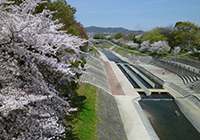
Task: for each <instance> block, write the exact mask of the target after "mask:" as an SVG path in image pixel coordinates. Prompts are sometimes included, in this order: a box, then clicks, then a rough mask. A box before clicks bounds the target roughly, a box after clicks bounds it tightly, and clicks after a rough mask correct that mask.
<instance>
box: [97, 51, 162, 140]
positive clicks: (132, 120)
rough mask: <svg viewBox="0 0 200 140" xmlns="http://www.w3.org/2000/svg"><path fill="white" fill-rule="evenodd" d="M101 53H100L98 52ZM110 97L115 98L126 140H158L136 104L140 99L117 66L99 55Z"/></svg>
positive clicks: (102, 55)
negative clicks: (106, 77) (107, 81)
mask: <svg viewBox="0 0 200 140" xmlns="http://www.w3.org/2000/svg"><path fill="white" fill-rule="evenodd" d="M100 53H101V52H100ZM101 58H102V59H103V61H104V66H105V69H106V72H107V75H108V80H109V83H110V86H111V91H112V95H113V96H114V97H115V99H116V102H117V105H118V109H119V112H120V115H121V119H122V122H123V123H124V129H125V132H126V135H127V138H128V140H157V139H159V138H158V137H157V135H156V133H155V131H154V130H153V128H152V126H151V124H150V123H149V121H148V119H147V118H146V117H145V114H144V113H143V111H142V108H141V107H140V105H139V104H138V101H139V100H140V99H141V98H140V95H139V94H138V92H137V91H136V90H135V89H134V88H133V86H132V85H131V83H130V82H129V81H128V79H127V78H126V77H125V76H124V74H123V73H122V72H121V70H120V69H119V68H118V66H117V65H116V64H115V63H114V62H111V61H108V59H107V58H106V56H105V55H104V54H103V53H101Z"/></svg>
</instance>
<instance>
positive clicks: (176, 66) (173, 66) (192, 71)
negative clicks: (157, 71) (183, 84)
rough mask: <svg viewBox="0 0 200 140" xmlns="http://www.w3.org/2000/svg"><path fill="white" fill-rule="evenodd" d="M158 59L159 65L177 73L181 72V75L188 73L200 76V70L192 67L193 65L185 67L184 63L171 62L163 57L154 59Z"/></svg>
mask: <svg viewBox="0 0 200 140" xmlns="http://www.w3.org/2000/svg"><path fill="white" fill-rule="evenodd" d="M154 60H155V61H156V64H155V65H157V66H159V67H162V68H165V69H167V70H169V71H171V72H174V73H176V74H181V75H188V76H198V77H200V73H199V72H200V71H197V70H196V69H192V67H189V66H188V67H187V68H186V67H185V68H184V67H183V66H182V65H179V64H174V63H170V62H167V61H164V60H161V59H154Z"/></svg>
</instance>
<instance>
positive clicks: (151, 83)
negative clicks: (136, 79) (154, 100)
mask: <svg viewBox="0 0 200 140" xmlns="http://www.w3.org/2000/svg"><path fill="white" fill-rule="evenodd" d="M128 67H129V68H130V69H131V70H133V71H134V72H135V73H136V74H138V75H139V76H140V77H141V78H142V79H143V80H145V81H146V82H147V83H148V84H149V85H150V86H151V87H152V88H155V84H154V83H153V82H152V81H151V80H149V79H148V78H147V77H146V76H144V75H143V74H142V73H141V72H139V71H138V70H137V69H135V68H134V67H133V66H130V65H128Z"/></svg>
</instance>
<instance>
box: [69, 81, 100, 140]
mask: <svg viewBox="0 0 200 140" xmlns="http://www.w3.org/2000/svg"><path fill="white" fill-rule="evenodd" d="M96 92H97V87H94V86H92V85H90V84H81V85H80V87H79V89H78V90H77V93H78V95H79V96H85V97H86V99H85V100H84V104H83V107H82V110H81V111H80V114H79V115H80V116H79V119H77V121H76V123H75V124H74V125H73V127H74V131H75V133H77V134H78V138H80V139H82V140H96V139H97V116H96Z"/></svg>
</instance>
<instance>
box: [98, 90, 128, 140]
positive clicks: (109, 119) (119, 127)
mask: <svg viewBox="0 0 200 140" xmlns="http://www.w3.org/2000/svg"><path fill="white" fill-rule="evenodd" d="M97 94H98V98H97V116H98V121H99V123H98V126H97V129H98V132H99V134H98V135H99V137H98V139H99V140H127V137H126V133H125V130H124V125H123V122H122V120H121V117H120V113H119V110H118V107H117V103H116V100H115V98H114V97H113V96H112V95H110V94H108V93H106V92H105V91H104V90H102V89H100V88H99V89H98V93H97Z"/></svg>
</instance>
